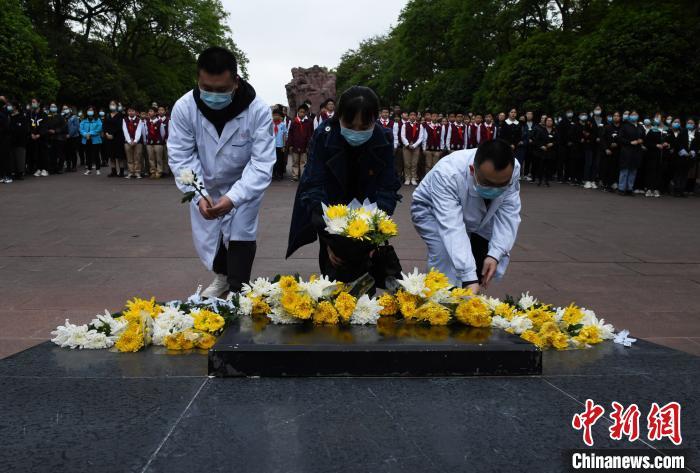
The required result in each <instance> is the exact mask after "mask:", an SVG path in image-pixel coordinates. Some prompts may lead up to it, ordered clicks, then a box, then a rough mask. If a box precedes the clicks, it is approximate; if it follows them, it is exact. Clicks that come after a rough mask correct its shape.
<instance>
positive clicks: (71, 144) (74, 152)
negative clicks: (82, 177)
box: [65, 136, 80, 171]
mask: <svg viewBox="0 0 700 473" xmlns="http://www.w3.org/2000/svg"><path fill="white" fill-rule="evenodd" d="M79 147H80V137H79V136H74V137H72V138H68V139H67V140H66V149H65V155H66V169H72V170H74V171H75V168H76V167H77V163H78V148H79Z"/></svg>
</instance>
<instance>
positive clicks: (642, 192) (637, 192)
mask: <svg viewBox="0 0 700 473" xmlns="http://www.w3.org/2000/svg"><path fill="white" fill-rule="evenodd" d="M634 193H635V194H644V191H643V190H642V189H635V191H634Z"/></svg>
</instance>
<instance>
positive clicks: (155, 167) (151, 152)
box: [146, 145, 163, 177]
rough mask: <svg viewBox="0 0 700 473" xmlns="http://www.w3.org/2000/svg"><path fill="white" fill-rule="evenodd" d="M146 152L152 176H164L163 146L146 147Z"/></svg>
mask: <svg viewBox="0 0 700 473" xmlns="http://www.w3.org/2000/svg"><path fill="white" fill-rule="evenodd" d="M146 152H147V153H148V168H149V170H150V172H151V176H156V177H160V175H161V174H163V145H146Z"/></svg>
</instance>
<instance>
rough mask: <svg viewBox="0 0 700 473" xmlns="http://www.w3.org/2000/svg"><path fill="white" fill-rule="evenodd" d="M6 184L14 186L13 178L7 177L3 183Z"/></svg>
mask: <svg viewBox="0 0 700 473" xmlns="http://www.w3.org/2000/svg"><path fill="white" fill-rule="evenodd" d="M3 182H4V183H5V184H12V178H11V177H6V178H5V180H4V181H3Z"/></svg>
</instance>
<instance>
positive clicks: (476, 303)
mask: <svg viewBox="0 0 700 473" xmlns="http://www.w3.org/2000/svg"><path fill="white" fill-rule="evenodd" d="M398 283H399V284H400V286H401V287H400V289H398V290H397V291H396V292H395V293H394V294H390V293H386V294H384V295H382V296H381V297H380V298H379V300H378V302H379V304H380V305H381V306H382V310H381V311H380V315H388V316H402V317H403V318H404V319H406V320H408V321H415V322H423V323H427V324H430V325H447V324H449V323H457V324H463V325H467V326H471V327H495V328H500V329H503V330H505V331H507V332H509V333H513V334H517V335H519V336H520V337H521V338H523V339H525V340H527V341H529V342H531V343H534V344H535V345H537V346H538V347H540V348H541V349H547V348H555V349H557V350H565V349H575V348H586V347H589V346H591V345H595V344H597V343H600V342H602V341H603V340H609V339H612V338H614V337H615V329H614V327H613V326H612V325H610V324H606V323H605V320H604V319H598V317H597V316H596V314H595V312H593V311H592V310H588V309H584V308H581V307H577V306H576V305H574V304H570V305H569V306H567V307H558V308H554V307H552V306H551V305H548V304H543V303H541V302H540V301H538V300H537V299H536V298H534V297H532V296H530V294H529V293H525V294H523V295H522V296H521V297H520V299H519V300H518V301H515V300H514V299H513V298H511V297H506V299H505V300H504V301H501V300H499V299H496V298H492V297H488V296H484V295H474V294H472V293H471V291H470V290H467V289H462V288H455V287H452V286H451V284H450V283H449V280H448V279H447V277H446V276H445V275H444V274H442V273H440V272H439V271H436V270H434V269H433V270H431V271H430V272H429V273H427V274H421V273H419V272H418V270H417V269H415V270H414V271H413V272H412V273H409V274H403V273H402V279H400V280H399V281H398ZM622 338H624V339H625V341H627V342H628V343H627V344H626V345H627V346H629V343H631V342H629V340H630V339H628V338H626V334H625V337H622ZM616 341H617V339H616ZM619 343H623V342H622V341H620V342H619Z"/></svg>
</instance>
